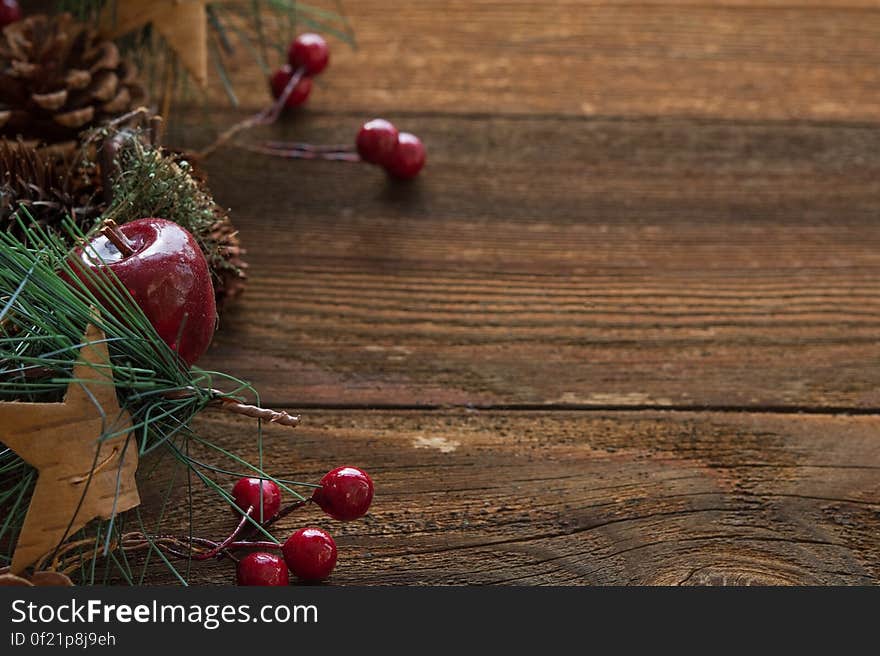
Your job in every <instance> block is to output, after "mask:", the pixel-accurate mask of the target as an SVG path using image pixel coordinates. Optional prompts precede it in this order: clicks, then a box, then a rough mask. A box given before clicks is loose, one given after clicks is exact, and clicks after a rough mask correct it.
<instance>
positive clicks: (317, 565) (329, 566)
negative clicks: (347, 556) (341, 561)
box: [281, 528, 336, 581]
mask: <svg viewBox="0 0 880 656" xmlns="http://www.w3.org/2000/svg"><path fill="white" fill-rule="evenodd" d="M281 552H282V553H283V554H284V560H285V562H286V563H287V566H288V567H289V568H290V571H291V572H293V573H294V574H295V575H296V576H297V577H299V578H301V579H302V580H303V581H321V580H323V579H326V578H327V577H328V576H330V572H332V571H333V568H334V567H335V566H336V543H335V542H334V541H333V538H332V537H330V534H329V533H327V532H326V531H322V530H321V529H319V528H301V529H300V530H298V531H297V532H296V533H294V534H293V535H291V536H290V537H289V538H287V542H285V543H284V546H283V547H282V548H281Z"/></svg>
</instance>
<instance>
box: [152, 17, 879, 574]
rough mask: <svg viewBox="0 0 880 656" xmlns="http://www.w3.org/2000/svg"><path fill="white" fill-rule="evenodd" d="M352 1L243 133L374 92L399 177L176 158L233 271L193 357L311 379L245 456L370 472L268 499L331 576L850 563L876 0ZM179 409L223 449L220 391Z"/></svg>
mask: <svg viewBox="0 0 880 656" xmlns="http://www.w3.org/2000/svg"><path fill="white" fill-rule="evenodd" d="M349 5H351V6H348V10H349V13H350V14H351V18H352V21H353V25H354V27H355V29H356V30H357V33H358V39H359V42H360V45H361V48H360V49H359V50H358V51H356V52H352V51H348V50H345V49H344V48H341V47H335V48H334V55H333V64H332V66H331V69H329V70H328V73H327V75H326V76H324V77H323V78H321V79H320V80H319V84H318V85H317V88H316V90H315V92H314V95H313V97H312V99H311V100H310V103H309V107H308V109H306V110H305V111H302V112H299V113H297V114H295V115H294V116H291V117H288V118H287V119H286V120H285V121H283V122H282V123H281V124H279V125H277V126H274V127H272V128H271V129H267V130H264V131H262V132H255V133H252V134H249V135H247V136H246V137H245V138H246V139H248V140H251V139H253V140H256V139H258V138H264V137H273V138H281V139H290V140H306V141H312V142H318V143H321V142H323V143H339V142H350V141H351V140H352V138H353V135H354V133H355V131H356V129H357V127H358V125H359V124H360V123H361V122H362V120H364V119H365V118H367V117H368V116H373V115H384V116H386V117H387V118H390V119H392V120H394V121H395V122H396V123H397V124H398V125H399V126H400V127H401V128H402V129H405V130H410V131H414V132H416V133H418V134H419V135H420V136H421V137H423V139H424V140H425V142H426V143H427V145H428V149H429V165H428V168H427V170H426V172H425V175H423V176H422V177H421V178H420V179H419V180H418V181H417V182H416V183H415V184H411V185H392V184H390V183H388V182H387V181H385V179H384V177H383V175H382V173H381V172H379V171H376V170H373V169H368V168H363V167H354V166H345V165H339V164H330V163H301V162H300V163H291V162H280V161H274V160H268V159H265V158H261V157H258V156H255V155H251V154H248V153H246V152H243V151H237V150H226V151H222V152H221V153H220V154H219V155H218V156H217V157H216V158H215V159H213V160H212V161H209V162H208V169H209V173H210V178H211V186H212V189H213V191H214V193H215V195H216V197H217V198H218V200H219V201H220V202H221V203H222V204H224V205H227V206H229V207H231V209H232V212H233V216H234V217H235V220H236V222H237V224H238V225H239V226H240V228H241V236H242V239H243V241H244V242H245V244H246V245H247V246H248V247H249V248H250V251H251V255H250V259H251V262H252V269H251V283H250V288H249V290H248V291H247V293H246V296H245V297H244V299H243V300H242V302H241V303H240V304H239V305H237V306H234V307H233V308H231V309H230V310H229V311H228V312H227V313H225V314H224V317H223V325H222V329H221V331H220V332H219V333H218V336H217V340H216V343H215V346H214V348H213V349H212V351H211V353H210V355H209V357H208V358H207V359H206V360H205V361H204V362H203V364H204V365H205V366H206V367H212V368H218V369H222V370H225V371H230V372H233V373H235V374H236V375H239V376H241V377H243V378H248V379H250V380H252V381H253V382H254V383H255V384H256V385H257V387H258V388H259V389H260V390H261V392H262V393H263V399H264V401H265V402H266V403H268V404H273V405H279V406H291V407H294V408H296V407H297V406H301V405H302V406H311V407H312V408H318V407H323V408H324V409H322V410H314V409H313V410H307V412H306V413H305V416H304V423H303V426H302V427H301V428H299V429H297V430H296V431H293V432H289V431H284V432H279V431H277V430H275V429H269V430H268V431H267V435H266V449H265V453H266V454H267V462H266V466H267V468H268V469H270V470H272V471H274V472H277V473H278V474H281V475H287V476H291V477H294V478H297V479H300V480H306V481H315V480H317V479H318V478H319V477H320V475H321V474H322V473H323V472H324V471H326V470H327V469H329V468H330V467H332V466H334V465H336V464H340V463H343V462H350V463H352V464H358V465H361V466H363V467H365V468H367V469H368V470H369V471H370V472H371V473H372V474H373V475H374V477H375V479H376V483H377V486H378V495H377V498H376V503H375V506H374V508H373V509H372V511H371V513H370V515H368V517H367V518H366V520H364V521H362V522H354V523H351V524H345V525H338V524H335V523H333V522H329V521H327V522H325V521H324V519H323V518H322V517H321V516H320V515H318V514H317V513H315V512H314V510H313V509H310V510H309V511H307V512H305V513H304V514H303V515H302V516H301V517H291V518H290V519H289V520H287V521H286V522H285V523H284V525H283V526H282V527H281V529H282V531H281V532H282V533H283V532H285V531H289V530H291V529H293V528H294V527H296V526H300V525H302V524H305V523H321V524H325V525H327V526H328V527H329V528H331V530H332V531H333V532H334V534H335V535H336V537H337V538H338V541H339V543H340V546H341V549H342V560H341V562H340V566H339V568H338V570H337V572H336V573H335V575H334V577H333V582H334V583H342V584H376V585H383V584H552V583H556V584H561V583H569V584H611V583H615V584H631V583H661V584H725V583H727V584H729V583H806V584H864V583H878V582H880V560H878V554H880V542H878V540H880V537H878V536H880V530H878V529H880V526H878V523H880V476H878V472H880V444H878V435H880V432H878V426H880V424H878V414H880V340H878V334H880V332H878V331H880V325H878V324H880V294H878V292H880V290H878V283H877V280H878V274H880V248H878V247H880V234H878V231H877V229H876V226H877V224H876V221H877V217H878V212H880V201H878V198H880V182H878V181H880V175H878V174H880V155H878V153H880V129H878V125H880V124H878V119H880V100H878V99H880V93H878V91H880V48H878V45H877V44H878V43H880V40H878V38H877V37H878V31H880V9H878V8H877V7H876V6H875V4H874V3H869V2H863V1H862V0H850V1H847V2H833V1H830V0H829V1H821V0H804V1H803V2H794V1H789V0H782V1H777V2H773V1H770V0H766V1H764V2H761V1H759V0H726V1H724V2H719V3H710V2H693V3H692V2H685V1H683V0H682V1H679V0H669V1H663V0H649V1H647V2H628V1H625V0H608V1H604V2H586V1H585V2H572V1H567V2H566V1H563V2H552V3H543V4H542V3H535V2H532V1H529V2H526V1H525V0H472V1H470V2H465V1H463V0H456V1H453V2H443V3H440V2H436V1H435V0H425V1H424V2H419V3H400V2H396V1H395V2H382V3H379V2H377V1H375V0H363V1H362V2H359V3H356V4H352V3H349ZM241 77H242V79H241V80H240V81H241V82H242V84H243V86H242V87H241V89H242V90H243V91H242V93H241V97H242V99H243V101H244V105H245V107H249V108H253V107H256V106H260V105H262V104H263V103H264V102H265V100H266V95H265V81H264V80H263V79H262V78H261V76H256V75H254V74H253V73H252V72H250V73H244V74H243V75H242V76H241ZM188 118H189V120H190V124H189V125H188V126H187V125H186V121H184V125H183V126H182V127H179V128H178V130H177V131H176V133H175V134H174V135H173V136H174V139H175V140H176V141H177V142H178V143H181V144H184V145H198V144H199V143H202V144H203V143H204V142H205V140H206V138H207V134H206V132H205V129H204V127H203V126H202V125H199V123H201V122H202V120H203V119H202V115H200V114H197V113H195V112H192V113H191V114H190V115H189V117H188ZM234 118H235V117H234V116H232V115H231V114H229V113H223V112H218V113H216V114H215V115H214V116H213V117H212V120H213V123H214V125H215V127H217V126H226V125H228V124H230V123H231V122H232V121H233V120H234ZM328 406H337V408H331V407H328ZM437 406H458V407H456V408H455V409H451V410H444V411H440V410H435V408H436V407H437ZM367 407H376V408H382V409H381V410H373V411H367V410H361V409H360V408H367ZM344 408H350V409H348V410H345V409H344ZM476 408H479V409H476ZM516 408H518V409H519V410H515V409H516ZM574 408H577V409H580V410H579V411H573V409H574ZM670 408H677V409H686V410H688V411H686V412H672V411H669V409H670ZM663 409H665V411H662V410H663ZM623 410H626V411H623ZM801 413H812V414H801ZM850 413H865V416H860V417H856V416H849V414H850ZM197 429H198V430H200V431H201V432H203V433H204V434H205V435H206V436H208V437H210V438H212V439H216V440H217V441H219V443H220V444H222V445H223V446H227V447H229V448H232V449H234V450H235V451H236V452H237V453H240V454H241V455H242V456H244V457H248V458H254V457H256V447H255V446H254V438H253V436H254V432H253V426H252V425H249V424H246V423H244V422H242V421H239V420H237V419H230V418H228V417H224V416H222V415H217V414H206V415H204V416H203V417H202V418H201V419H200V420H199V422H198V425H197ZM203 457H204V458H205V459H211V456H210V454H203ZM212 462H216V461H213V460H212ZM217 464H220V463H217ZM158 471H159V474H158V477H159V479H163V478H167V477H168V476H170V475H171V473H170V470H168V469H164V468H160V469H159V470H158ZM163 482H164V481H162V480H155V481H148V482H145V484H144V485H143V486H142V489H143V491H144V494H145V495H147V497H148V501H147V503H146V504H145V508H146V509H152V510H153V511H155V510H156V509H157V508H158V507H159V506H160V505H161V504H160V502H159V499H160V498H161V495H162V491H161V489H160V483H163ZM222 482H223V483H224V484H229V483H231V481H228V480H225V479H224V480H223V481H222ZM150 495H152V496H150ZM195 504H196V505H195V507H196V508H199V509H205V508H216V509H218V512H217V514H216V515H210V514H208V513H205V512H201V513H200V514H199V516H198V517H197V520H198V521H197V525H196V526H195V529H196V532H197V533H198V534H202V535H211V536H214V537H219V536H222V535H224V534H225V533H226V532H227V531H228V530H229V529H230V528H231V522H232V520H231V518H230V517H229V515H227V513H226V512H225V509H221V508H220V507H219V506H218V504H217V501H216V498H215V497H214V496H213V493H210V494H209V493H207V492H199V493H197V496H196V499H195ZM176 513H177V511H176V510H175V509H172V514H171V515H170V516H169V517H168V519H167V522H166V525H167V526H168V527H170V528H171V529H173V530H185V528H186V517H184V516H183V515H181V514H176ZM159 572H161V568H156V574H155V575H154V578H152V579H151V581H153V582H157V583H159V582H167V581H168V580H169V579H167V577H166V578H163V575H162V574H160V573H159ZM196 580H201V581H211V582H216V583H229V582H231V580H232V573H231V568H230V567H229V565H228V564H222V563H221V564H212V565H206V566H205V567H204V568H200V569H199V570H198V573H197V575H196Z"/></svg>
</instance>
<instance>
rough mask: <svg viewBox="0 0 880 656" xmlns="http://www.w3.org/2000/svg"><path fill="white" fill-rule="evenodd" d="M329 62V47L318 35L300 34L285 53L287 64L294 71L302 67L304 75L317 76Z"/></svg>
mask: <svg viewBox="0 0 880 656" xmlns="http://www.w3.org/2000/svg"><path fill="white" fill-rule="evenodd" d="M329 62H330V47H329V46H328V45H327V42H326V41H324V38H323V37H322V36H321V35H320V34H313V33H311V32H307V33H306V34H300V35H299V36H298V37H296V38H295V39H294V40H293V43H291V44H290V48H289V49H288V51H287V63H288V64H290V66H291V68H293V69H294V70H296V69H298V68H299V67H300V66H302V67H304V68H305V69H306V75H310V76H313V75H319V74H320V73H321V72H322V71H323V70H324V69H325V68H327V64H328V63H329Z"/></svg>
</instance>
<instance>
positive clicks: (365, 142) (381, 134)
mask: <svg viewBox="0 0 880 656" xmlns="http://www.w3.org/2000/svg"><path fill="white" fill-rule="evenodd" d="M397 134H398V133H397V128H396V127H394V125H393V124H391V123H390V122H389V121H386V120H385V119H383V118H376V119H373V120H372V121H367V122H366V123H364V124H363V125H362V126H361V129H360V130H359V131H358V135H357V142H356V143H357V151H358V154H359V155H360V156H361V159H363V160H364V161H365V162H370V163H372V164H379V165H380V166H384V165H385V163H386V162H388V161H389V160H390V159H391V156H392V155H393V154H394V149H395V148H397Z"/></svg>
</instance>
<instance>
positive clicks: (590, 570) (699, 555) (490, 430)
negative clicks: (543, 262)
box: [146, 410, 880, 585]
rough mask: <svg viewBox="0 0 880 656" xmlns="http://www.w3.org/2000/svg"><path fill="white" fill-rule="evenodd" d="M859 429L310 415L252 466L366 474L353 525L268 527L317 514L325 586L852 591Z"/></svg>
mask: <svg viewBox="0 0 880 656" xmlns="http://www.w3.org/2000/svg"><path fill="white" fill-rule="evenodd" d="M876 423H877V422H876V419H875V418H873V417H832V416H822V417H817V416H791V415H786V416H779V415H773V414H751V413H749V414H741V413H725V414H718V413H699V414H696V413H674V412H667V413H657V412H628V413H605V412H564V411H554V412H475V411H464V410H459V411H446V412H424V411H418V412H393V411H372V412H370V411H347V412H328V411H314V412H309V413H308V415H307V418H306V422H305V424H304V425H303V426H302V427H301V428H299V429H297V430H295V431H287V430H283V429H277V428H270V429H268V430H267V431H266V435H265V442H264V446H265V453H266V466H267V467H269V468H270V469H272V470H273V471H275V472H278V473H279V474H280V475H284V476H287V477H291V478H293V479H294V480H306V481H314V480H316V479H317V478H319V477H320V476H321V475H322V473H323V472H324V470H325V469H326V468H327V467H328V463H341V462H347V461H350V460H354V461H356V462H358V463H360V464H362V465H363V466H364V467H365V468H367V469H368V470H369V471H371V472H372V474H373V476H374V478H375V482H376V485H377V490H378V492H377V495H376V499H375V502H374V505H373V508H372V509H371V512H370V514H369V515H368V516H367V518H365V519H364V520H361V521H357V522H351V523H347V524H340V523H338V522H334V521H332V520H330V519H327V518H325V517H324V516H323V515H322V514H321V513H320V512H319V511H317V510H316V509H314V508H307V509H304V510H302V511H300V512H299V514H294V515H291V516H290V517H288V518H286V519H285V520H283V521H282V523H281V524H280V526H279V530H278V533H279V535H286V534H289V533H290V532H292V531H293V530H294V529H295V528H298V527H300V526H306V525H314V524H318V525H321V526H323V527H324V528H326V529H327V530H329V531H331V532H332V533H333V534H334V535H335V536H336V538H337V541H338V543H339V547H340V563H339V566H338V569H337V570H336V572H335V574H334V576H333V581H334V583H340V584H342V583H347V584H369V585H387V584H425V583H429V584H464V583H479V584H489V583H506V584H520V585H531V584H708V583H711V584H719V583H737V584H864V583H871V582H876V581H877V580H878V578H880V530H878V529H880V450H878V449H877V430H876ZM198 428H199V430H200V431H201V432H202V433H203V434H204V435H206V436H209V437H210V438H211V439H212V440H217V442H218V443H219V444H220V445H221V446H223V447H225V448H234V449H235V450H237V451H238V452H241V453H243V454H244V455H246V456H248V457H251V458H256V455H257V453H256V447H255V444H254V441H253V439H252V438H248V439H249V440H250V444H248V440H247V439H245V438H243V436H244V435H248V434H251V433H250V426H249V425H248V424H247V423H246V422H244V421H240V420H238V419H233V420H229V419H227V418H226V417H223V416H220V415H218V414H216V413H212V414H210V415H206V416H205V417H204V418H203V420H201V421H200V422H199V425H198ZM251 435H252V434H251ZM193 455H195V456H197V457H203V458H206V459H207V458H208V454H203V452H202V451H200V450H199V449H198V448H197V447H194V451H193ZM229 464H230V463H227V465H229ZM164 475H165V476H168V475H170V472H169V471H167V470H166V471H165V472H164ZM149 487H150V488H151V489H154V490H157V492H156V493H155V494H156V496H155V497H153V498H147V499H146V504H147V506H149V507H154V508H157V507H159V506H161V496H162V494H163V493H164V489H163V486H161V485H160V484H159V482H158V481H154V482H153V483H152V484H150V486H149ZM194 489H196V490H197V494H196V497H195V503H196V507H212V506H216V505H217V501H216V496H215V494H216V493H214V492H210V491H206V490H203V489H200V487H199V486H196V487H195V488H194ZM159 490H161V492H159ZM168 512H169V513H170V514H169V515H168V517H167V518H166V526H168V527H174V528H179V527H182V526H186V522H187V517H186V510H185V509H184V508H183V507H182V505H181V504H171V506H169V509H168ZM194 522H195V523H194V528H195V530H196V532H197V534H201V535H204V534H208V535H213V536H215V537H216V538H218V539H219V538H220V537H221V536H223V535H225V534H227V533H228V532H229V531H230V530H231V528H232V526H233V525H234V523H235V522H234V520H233V517H232V514H231V513H226V512H219V513H217V514H216V515H213V516H212V515H206V514H205V513H198V514H197V515H196V517H195V520H194ZM194 568H196V569H194V570H193V574H194V575H195V579H196V580H203V581H204V580H206V581H211V582H216V583H230V582H232V581H233V579H234V573H233V568H232V567H231V566H230V565H229V563H228V562H226V563H221V564H196V565H194ZM159 569H161V568H159ZM169 580H170V579H169Z"/></svg>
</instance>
